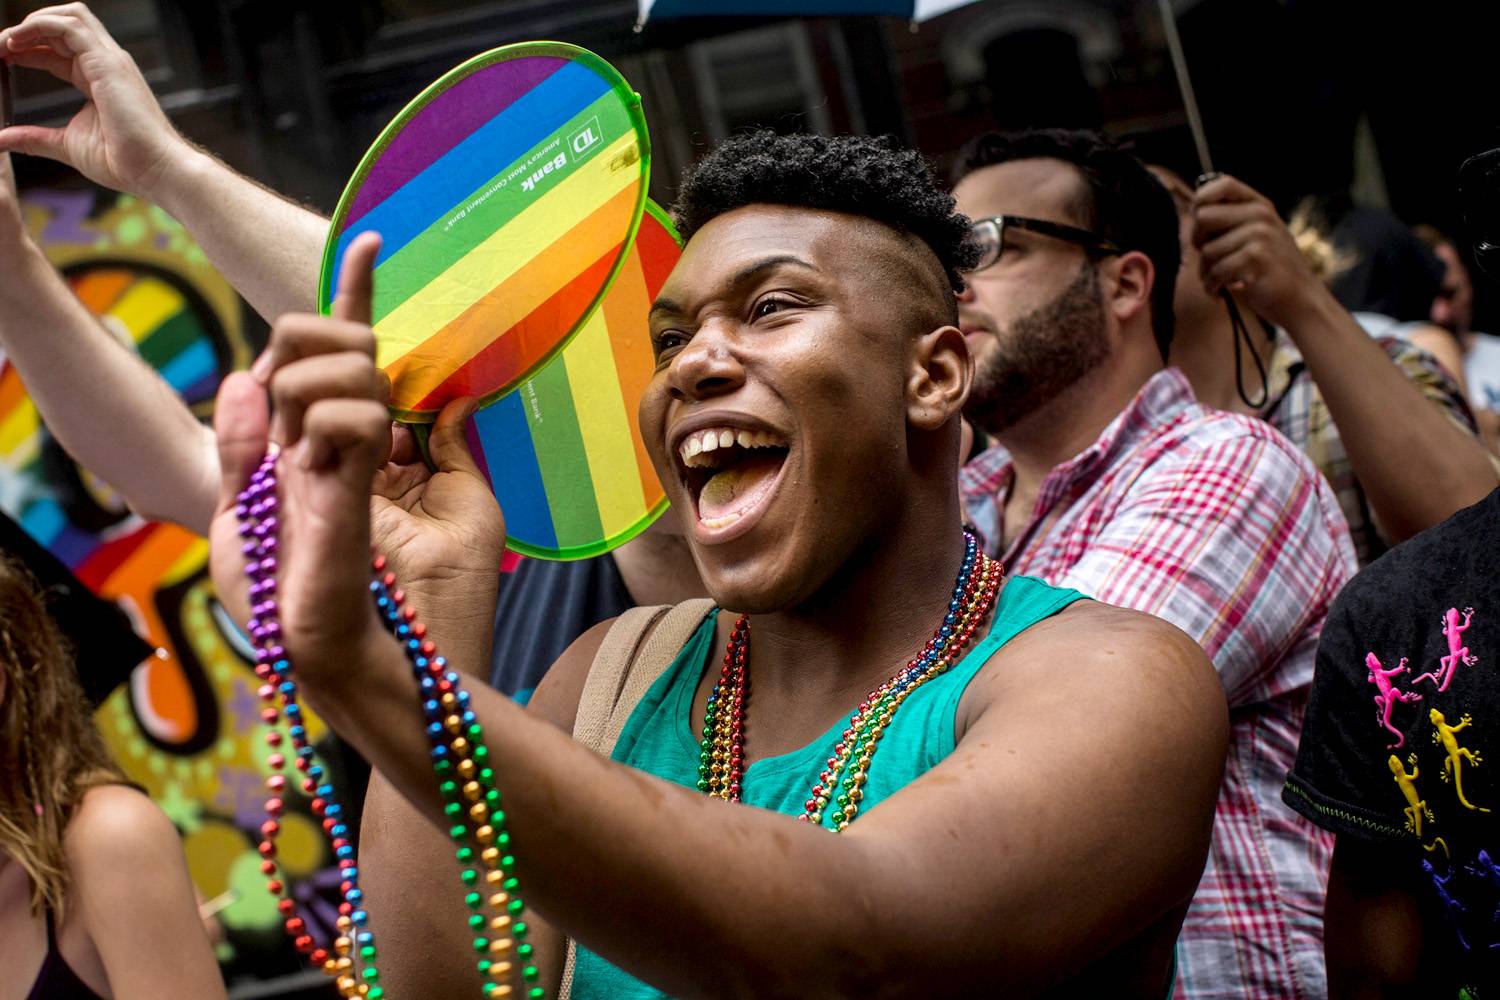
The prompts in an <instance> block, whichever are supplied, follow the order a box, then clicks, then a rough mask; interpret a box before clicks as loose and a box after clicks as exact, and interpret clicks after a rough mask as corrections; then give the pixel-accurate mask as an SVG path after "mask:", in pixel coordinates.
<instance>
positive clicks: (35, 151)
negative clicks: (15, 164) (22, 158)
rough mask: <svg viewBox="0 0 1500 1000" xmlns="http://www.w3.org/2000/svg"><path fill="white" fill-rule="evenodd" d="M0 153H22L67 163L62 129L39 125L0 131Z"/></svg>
mask: <svg viewBox="0 0 1500 1000" xmlns="http://www.w3.org/2000/svg"><path fill="white" fill-rule="evenodd" d="M0 153H24V154H26V155H27V156H41V157H44V158H46V159H48V160H61V161H62V162H64V163H67V162H68V158H67V154H66V151H65V150H64V147H63V133H62V129H59V128H42V127H41V126H39V125H12V126H10V128H5V129H0Z"/></svg>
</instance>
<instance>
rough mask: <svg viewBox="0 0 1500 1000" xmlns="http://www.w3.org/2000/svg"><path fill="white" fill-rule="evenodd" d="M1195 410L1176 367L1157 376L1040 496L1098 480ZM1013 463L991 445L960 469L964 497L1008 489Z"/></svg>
mask: <svg viewBox="0 0 1500 1000" xmlns="http://www.w3.org/2000/svg"><path fill="white" fill-rule="evenodd" d="M1197 405H1198V400H1197V398H1196V397H1194V395H1193V387H1192V386H1191V385H1189V384H1188V380H1187V377H1186V376H1184V375H1183V374H1182V372H1180V371H1178V370H1177V369H1176V368H1166V369H1163V370H1162V371H1159V372H1157V373H1156V374H1155V375H1153V376H1151V378H1150V379H1148V380H1147V382H1146V384H1145V385H1143V386H1141V388H1140V391H1139V392H1137V393H1136V394H1135V398H1134V399H1132V400H1131V401H1130V404H1129V405H1128V406H1126V407H1125V409H1123V410H1121V411H1120V413H1119V415H1118V416H1117V417H1115V419H1114V420H1112V421H1110V422H1109V425H1108V426H1107V427H1105V428H1104V430H1103V432H1102V433H1101V434H1100V435H1099V437H1098V438H1097V439H1095V441H1094V443H1093V444H1091V445H1089V446H1088V447H1087V448H1085V449H1084V450H1083V451H1081V452H1079V453H1078V454H1077V455H1074V456H1073V457H1072V458H1070V459H1068V460H1067V461H1066V462H1063V463H1062V464H1060V465H1058V466H1057V467H1056V468H1054V469H1053V470H1052V471H1051V472H1050V473H1048V474H1047V478H1046V479H1045V480H1044V481H1043V483H1042V489H1041V497H1042V498H1047V497H1049V496H1052V495H1056V494H1060V493H1061V492H1062V491H1063V490H1064V489H1065V488H1067V487H1069V486H1072V485H1073V484H1075V483H1077V482H1079V481H1081V480H1084V479H1086V478H1089V477H1090V476H1091V474H1093V475H1094V476H1097V475H1099V474H1102V473H1103V472H1104V471H1105V470H1107V469H1109V468H1110V467H1111V466H1113V465H1114V464H1115V463H1116V462H1117V461H1119V459H1120V458H1122V457H1123V456H1125V455H1128V454H1130V453H1131V452H1132V451H1134V450H1135V448H1136V447H1137V446H1138V445H1139V444H1140V443H1141V442H1142V441H1144V440H1146V439H1147V438H1149V437H1151V436H1152V435H1153V434H1155V433H1156V432H1157V431H1159V430H1160V428H1161V427H1162V426H1163V425H1165V424H1167V423H1170V422H1171V421H1173V420H1175V419H1177V417H1178V416H1179V415H1181V414H1182V412H1183V411H1184V410H1186V409H1188V408H1190V407H1195V406H1197ZM1012 465H1013V462H1012V459H1011V455H1010V452H1008V451H1007V450H1006V449H1005V446H1004V445H999V444H997V445H995V446H994V447H992V448H990V449H989V450H988V451H985V452H983V453H981V454H979V455H977V456H975V458H974V459H973V460H972V461H971V462H969V464H968V465H966V466H964V468H963V470H962V472H961V473H960V479H959V481H960V485H961V487H962V489H963V492H964V494H965V495H966V496H969V495H973V494H979V493H989V494H992V495H993V494H996V493H1000V492H1001V491H1002V490H1006V491H1008V490H1009V488H1010V481H1011V473H1012Z"/></svg>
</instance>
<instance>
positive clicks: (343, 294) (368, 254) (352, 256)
mask: <svg viewBox="0 0 1500 1000" xmlns="http://www.w3.org/2000/svg"><path fill="white" fill-rule="evenodd" d="M379 255H380V234H379V233H372V232H366V233H360V234H359V235H358V236H356V237H355V238H354V242H353V243H351V244H349V249H348V250H345V251H344V263H343V266H342V267H341V268H340V269H339V288H338V292H337V293H336V294H335V295H334V297H333V316H334V318H335V319H344V320H349V321H350V322H353V323H366V324H368V323H369V322H370V317H371V315H372V312H371V305H370V303H371V299H372V296H373V295H374V291H375V258H376V257H377V256H379Z"/></svg>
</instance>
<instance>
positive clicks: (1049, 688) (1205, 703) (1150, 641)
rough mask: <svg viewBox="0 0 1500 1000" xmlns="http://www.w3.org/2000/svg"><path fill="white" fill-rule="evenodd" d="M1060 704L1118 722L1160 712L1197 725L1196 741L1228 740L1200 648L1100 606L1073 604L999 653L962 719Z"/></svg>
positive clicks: (1157, 625) (1219, 690) (1168, 630)
mask: <svg viewBox="0 0 1500 1000" xmlns="http://www.w3.org/2000/svg"><path fill="white" fill-rule="evenodd" d="M1060 699H1062V700H1068V701H1071V702H1073V703H1075V704H1076V705H1080V706H1082V705H1094V704H1098V705H1100V706H1108V708H1109V709H1110V711H1111V712H1112V713H1113V714H1114V715H1115V717H1116V718H1117V719H1119V718H1121V717H1125V716H1129V717H1151V716H1155V717H1156V718H1158V719H1160V718H1162V715H1161V713H1162V712H1163V710H1164V709H1165V710H1166V711H1169V712H1170V713H1172V714H1174V715H1178V714H1180V715H1181V716H1183V717H1186V718H1192V719H1194V720H1197V724H1198V725H1199V726H1202V727H1203V728H1202V729H1200V735H1203V736H1208V737H1215V730H1216V729H1217V728H1220V727H1222V728H1223V729H1224V731H1225V733H1227V727H1228V708H1227V705H1226V702H1225V698H1224V690H1223V687H1222V685H1221V684H1220V682H1219V677H1218V675H1217V674H1216V673H1215V672H1214V668H1213V664H1212V662H1210V660H1209V658H1208V656H1207V654H1205V653H1204V652H1203V649H1202V647H1200V646H1199V645H1198V644H1197V643H1196V642H1194V641H1193V639H1192V638H1191V637H1190V636H1189V635H1188V634H1187V633H1185V632H1183V631H1182V630H1181V629H1179V628H1177V627H1176V626H1175V625H1172V624H1170V623H1169V622H1166V621H1163V620H1162V619H1160V618H1157V617H1156V616H1155V615H1148V614H1145V613H1143V612H1140V611H1131V610H1129V609H1126V608H1118V607H1115V606H1113V605H1109V604H1102V603H1100V602H1098V601H1087V600H1085V601H1078V602H1077V603H1075V604H1072V605H1070V606H1069V607H1067V608H1066V609H1064V610H1063V611H1061V612H1059V613H1058V614H1055V615H1053V616H1051V617H1050V618H1046V619H1043V620H1042V621H1040V622H1037V623H1036V624H1035V625H1032V626H1031V627H1029V628H1027V629H1026V630H1024V631H1023V632H1021V633H1020V634H1019V635H1017V636H1016V637H1015V638H1014V639H1012V640H1010V641H1009V642H1007V643H1006V644H1005V645H1004V646H1002V647H1001V648H1000V649H999V650H998V651H997V652H996V653H995V654H994V655H993V656H992V657H990V660H989V662H988V663H986V664H985V666H984V669H983V670H981V671H980V673H979V675H978V676H977V677H976V678H975V681H974V683H973V684H971V685H970V689H969V692H968V693H967V694H966V695H965V699H964V700H965V702H966V705H965V706H964V710H963V715H962V717H963V718H965V719H974V718H977V717H978V716H979V715H980V714H981V713H982V712H983V711H984V710H985V709H987V708H988V707H989V706H990V705H992V704H996V703H1004V704H1005V705H1006V706H1007V707H1008V708H1010V709H1013V708H1015V707H1016V706H1017V705H1025V704H1029V703H1034V704H1035V705H1036V706H1037V707H1039V708H1040V707H1044V706H1045V705H1046V703H1051V702H1056V701H1058V700H1060ZM1215 738H1216V737H1215Z"/></svg>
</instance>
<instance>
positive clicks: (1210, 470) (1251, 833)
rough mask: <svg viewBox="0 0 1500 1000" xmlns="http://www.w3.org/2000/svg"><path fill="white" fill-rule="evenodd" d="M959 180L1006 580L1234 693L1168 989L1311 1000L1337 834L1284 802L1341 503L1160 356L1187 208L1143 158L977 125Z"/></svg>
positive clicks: (1096, 142) (1196, 994) (1265, 435)
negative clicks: (1197, 654) (1225, 749)
mask: <svg viewBox="0 0 1500 1000" xmlns="http://www.w3.org/2000/svg"><path fill="white" fill-rule="evenodd" d="M954 179H955V182H956V186H955V189H954V194H955V196H956V197H957V200H958V206H959V209H960V211H962V212H963V213H964V214H966V215H967V216H969V218H970V219H971V220H974V231H973V236H974V239H975V241H976V242H977V243H978V244H979V245H980V247H981V250H982V255H981V257H980V260H979V263H978V266H977V267H976V268H975V270H974V271H972V272H971V273H970V274H969V275H968V281H967V284H966V287H965V289H964V291H963V292H962V293H960V295H959V325H960V328H961V329H962V330H963V333H964V335H965V338H966V340H967V342H968V345H969V351H970V353H971V354H972V355H973V356H974V359H975V365H976V373H975V380H974V386H973V389H972V391H971V393H970V397H969V402H968V405H967V407H966V408H965V413H966V415H967V417H968V418H969V419H970V420H971V421H973V422H974V423H975V424H976V426H977V427H978V428H979V429H981V430H983V431H985V432H987V433H988V434H990V435H991V436H992V437H993V439H994V440H995V441H996V442H998V443H997V444H996V445H995V446H994V447H992V448H990V449H989V450H987V451H985V452H983V453H982V454H980V455H978V456H976V457H974V458H973V459H972V460H971V461H970V462H969V463H968V465H967V466H966V467H965V469H964V471H963V474H962V479H963V490H964V499H965V504H966V507H967V509H968V513H969V516H970V517H971V519H972V520H973V522H974V524H975V525H976V527H977V528H978V529H979V530H980V532H981V533H982V534H983V535H984V537H985V540H986V544H987V546H988V548H989V551H990V552H991V553H992V554H993V555H996V556H999V557H1001V558H1003V560H1004V562H1005V564H1006V565H1007V566H1008V567H1010V568H1011V569H1012V570H1013V571H1014V572H1019V573H1025V574H1029V575H1032V576H1038V577H1041V578H1042V579H1045V580H1047V581H1048V582H1050V583H1053V584H1056V585H1062V586H1070V587H1077V588H1078V589H1080V590H1083V591H1085V592H1087V593H1090V594H1092V595H1094V596H1095V597H1097V598H1098V599H1099V600H1101V601H1105V602H1107V603H1111V604H1116V605H1119V606H1122V607H1127V608H1133V609H1135V610H1139V611H1146V612H1149V613H1151V614H1155V615H1158V616H1159V617H1161V618H1164V619H1166V620H1167V621H1169V622H1171V623H1172V624H1174V625H1176V626H1178V627H1179V628H1181V629H1183V630H1184V631H1185V632H1187V633H1188V634H1189V635H1191V636H1193V637H1194V638H1195V639H1197V640H1198V642H1199V643H1200V644H1201V645H1202V646H1203V648H1204V650H1205V651H1206V652H1207V653H1208V655H1209V657H1210V658H1211V659H1212V660H1213V662H1214V667H1215V669H1216V670H1217V671H1218V673H1219V677H1220V680H1221V681H1222V682H1223V685H1224V688H1225V692H1226V694H1227V696H1228V698H1229V703H1230V708H1231V724H1232V729H1231V734H1230V744H1229V759H1228V766H1227V767H1226V770H1225V775H1224V783H1223V786H1222V788H1221V790H1220V797H1219V807H1218V810H1217V814H1216V817H1215V822H1214V838H1213V844H1212V847H1211V849H1210V854H1209V860H1208V865H1207V868H1206V870H1205V872H1204V876H1203V880H1202V882H1201V884H1200V887H1199V890H1198V893H1197V895H1196V896H1195V898H1194V900H1193V903H1192V905H1191V907H1190V909H1189V911H1188V915H1187V918H1186V920H1185V922H1184V924H1183V929H1182V936H1181V938H1180V940H1179V944H1178V949H1177V952H1178V962H1179V979H1178V984H1177V991H1176V995H1177V996H1178V997H1189V998H1204V1000H1206V998H1220V997H1236V998H1257V997H1264V998H1275V1000H1285V998H1301V997H1318V996H1322V995H1325V994H1326V991H1327V984H1326V973H1325V969H1324V964H1323V948H1322V937H1323V926H1322V913H1323V897H1324V893H1325V891H1326V886H1327V872H1328V862H1329V856H1330V851H1331V841H1330V838H1329V837H1328V836H1327V835H1326V834H1324V833H1322V832H1320V831H1319V830H1317V829H1316V828H1315V827H1314V826H1312V825H1311V824H1310V823H1308V822H1306V821H1305V820H1303V819H1302V818H1301V817H1300V816H1298V815H1297V814H1296V813H1294V812H1293V811H1292V810H1291V809H1289V808H1288V807H1287V806H1286V805H1284V804H1283V803H1282V801H1281V796H1280V793H1281V786H1282V782H1283V780H1284V777H1285V775H1286V772H1287V770H1288V769H1289V768H1290V766H1291V764H1292V761H1293V759H1294V758H1295V754H1296V750H1297V733H1298V730H1299V726H1300V723H1301V719H1302V714H1303V709H1304V706H1305V703H1306V698H1307V692H1308V687H1309V684H1310V682H1311V679H1312V670H1313V656H1314V652H1315V650H1316V646H1317V639H1318V635H1319V633H1320V632H1321V631H1322V627H1323V622H1324V619H1325V618H1326V616H1327V613H1328V609H1329V605H1330V604H1331V602H1332V600H1333V598H1334V596H1335V595H1336V594H1337V593H1338V591H1339V589H1340V588H1341V587H1342V586H1343V584H1344V582H1345V581H1346V580H1347V579H1348V578H1349V577H1350V576H1351V575H1352V574H1353V572H1354V569H1355V559H1354V552H1353V548H1352V546H1351V544H1350V540H1349V534H1348V528H1347V526H1346V524H1345V521H1344V517H1343V515H1342V513H1341V512H1340V510H1339V506H1338V502H1337V500H1336V499H1335V498H1334V496H1333V493H1332V491H1331V490H1330V489H1329V487H1328V485H1327V483H1326V481H1325V480H1324V479H1323V477H1322V476H1321V475H1320V474H1319V473H1318V471H1317V469H1316V468H1315V467H1314V466H1313V465H1312V464H1311V463H1310V462H1309V461H1308V460H1307V458H1306V457H1305V456H1303V455H1302V454H1301V453H1300V452H1299V451H1298V449H1297V448H1296V447H1294V446H1293V445H1292V444H1291V443H1290V442H1289V441H1287V440H1286V439H1285V438H1284V437H1282V436H1281V435H1280V434H1278V433H1277V432H1276V431H1275V430H1273V429H1271V428H1270V427H1268V426H1267V425H1266V424H1265V423H1264V422H1261V421H1256V420H1251V419H1247V418H1245V417H1242V416H1237V415H1232V414H1229V413H1224V412H1221V411H1218V410H1213V409H1209V408H1208V407H1205V406H1203V405H1201V404H1200V403H1199V402H1198V401H1197V400H1196V399H1195V398H1194V396H1193V392H1192V388H1191V386H1189V384H1188V382H1187V380H1186V379H1185V378H1184V377H1183V376H1182V374H1181V373H1180V372H1178V371H1177V370H1176V369H1173V368H1167V367H1166V361H1165V359H1166V357H1167V354H1168V351H1169V350H1170V348H1171V343H1172V328H1173V313H1172V300H1173V286H1174V281H1175V278H1176V275H1177V270H1178V264H1179V253H1180V251H1179V245H1178V233H1177V215H1176V211H1175V209H1174V207H1173V204H1172V199H1171V196H1170V195H1169V194H1168V193H1167V192H1166V190H1165V189H1164V188H1163V187H1162V186H1161V184H1160V183H1158V182H1157V181H1156V179H1155V178H1153V177H1152V176H1151V174H1150V173H1149V172H1148V171H1147V170H1146V168H1145V167H1144V166H1143V165H1142V164H1141V163H1140V162H1139V161H1138V160H1136V159H1135V158H1134V157H1133V156H1131V155H1130V154H1128V153H1126V152H1124V151H1123V150H1121V149H1120V148H1119V147H1117V146H1116V145H1115V144H1113V143H1112V142H1110V141H1109V140H1107V139H1105V138H1104V137H1102V136H1099V135H1097V134H1094V133H1090V132H1077V131H1063V130H1039V131H1033V132H1026V133H1018V134H1012V135H1005V136H1000V135H989V136H982V137H980V138H978V139H976V140H974V141H973V142H971V143H970V144H969V145H968V146H967V147H966V148H965V150H964V152H963V153H962V154H961V156H960V159H959V162H958V165H957V168H956V170H955V175H954ZM1059 669H1065V668H1064V667H1063V666H1061V665H1060V666H1059ZM1121 682H1122V683H1129V678H1126V677H1122V678H1121ZM1163 711H1164V712H1171V711H1172V709H1171V708H1170V706H1165V705H1164V706H1163ZM1125 756H1126V752H1125V750H1124V748H1122V759H1125Z"/></svg>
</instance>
